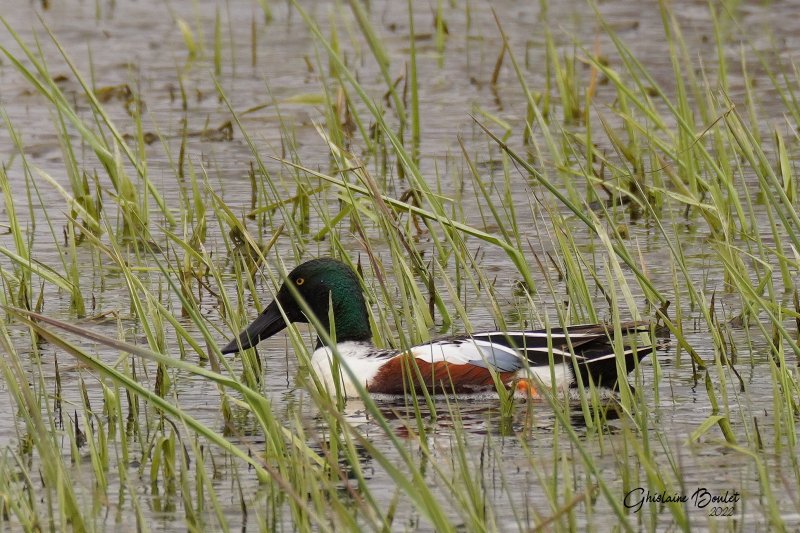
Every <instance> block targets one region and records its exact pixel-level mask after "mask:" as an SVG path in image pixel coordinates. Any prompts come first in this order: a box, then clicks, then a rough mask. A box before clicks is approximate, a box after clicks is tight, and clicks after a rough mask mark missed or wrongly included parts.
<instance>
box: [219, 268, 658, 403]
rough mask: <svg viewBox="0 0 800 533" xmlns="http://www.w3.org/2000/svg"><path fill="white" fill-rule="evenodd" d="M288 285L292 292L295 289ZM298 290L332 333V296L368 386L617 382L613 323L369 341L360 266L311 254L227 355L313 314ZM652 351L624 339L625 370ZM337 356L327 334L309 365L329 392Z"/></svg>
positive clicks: (348, 387)
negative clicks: (384, 344) (398, 342)
mask: <svg viewBox="0 0 800 533" xmlns="http://www.w3.org/2000/svg"><path fill="white" fill-rule="evenodd" d="M289 284H291V285H292V286H293V287H294V289H295V290H291V289H289V288H288V285H289ZM295 295H299V296H300V297H302V298H303V300H305V303H306V306H307V308H308V309H310V310H311V311H312V312H313V313H314V315H315V316H316V318H317V320H318V321H319V323H320V324H321V325H322V326H323V327H325V328H326V330H327V331H330V324H329V322H328V317H329V313H328V310H329V309H328V306H329V303H330V304H332V305H333V312H332V316H333V317H334V331H335V336H336V351H337V352H338V354H339V356H340V364H346V365H347V366H348V367H349V368H350V370H351V371H352V374H353V376H354V377H355V378H356V379H357V380H358V381H359V382H360V383H361V385H363V387H364V388H365V389H366V390H367V391H368V392H370V393H383V394H393V395H396V394H404V393H405V392H406V391H409V390H410V389H411V384H412V383H413V386H414V388H415V389H417V390H419V389H420V387H419V385H420V384H421V383H423V384H424V385H425V387H426V388H427V389H428V390H429V391H432V392H440V393H442V392H443V393H457V394H462V393H475V392H482V391H492V390H495V381H494V378H493V377H492V370H493V371H494V373H495V375H496V376H497V377H498V378H499V380H500V382H501V383H502V384H503V385H505V386H506V387H508V388H511V387H516V388H517V389H521V390H525V391H527V392H528V393H530V394H533V395H536V387H537V386H539V385H540V384H543V385H545V386H548V387H555V388H556V389H559V390H568V389H570V388H575V387H577V386H578V380H577V378H576V373H575V369H576V368H577V370H578V371H579V373H580V375H581V378H582V383H583V384H584V385H585V386H588V385H589V383H590V380H591V382H592V383H594V384H595V385H596V386H599V387H604V388H606V389H614V388H616V387H617V380H618V376H617V361H616V358H617V357H618V354H617V353H616V352H615V351H614V348H613V341H612V339H611V333H612V332H611V331H610V329H609V326H605V325H600V324H591V325H578V326H569V327H567V328H552V329H549V330H539V331H515V332H503V331H493V332H487V333H473V334H471V335H464V336H461V337H450V338H445V339H440V340H435V341H432V342H430V343H428V344H423V345H420V346H415V347H413V348H410V349H408V350H382V349H379V348H377V347H376V346H375V345H374V344H373V343H372V330H371V328H370V323H369V317H368V315H367V305H366V302H365V300H364V295H363V293H362V291H361V285H360V283H359V281H358V278H357V277H356V273H355V272H354V271H353V269H351V268H350V267H349V266H348V265H346V264H345V263H342V262H341V261H338V260H335V259H330V258H320V259H313V260H311V261H308V262H306V263H303V264H301V265H300V266H298V267H296V268H295V269H294V270H292V272H291V273H290V274H289V275H288V277H287V279H286V281H285V282H284V283H283V285H282V286H281V288H280V289H279V290H278V293H277V295H276V298H275V300H274V301H272V302H271V303H270V304H269V305H268V306H267V307H266V309H264V311H263V312H262V313H261V314H260V315H259V316H258V318H256V319H255V320H254V321H253V322H252V323H251V324H250V325H249V326H247V328H246V329H245V330H244V331H242V332H241V333H240V334H239V336H238V338H236V339H234V340H233V341H231V342H230V343H229V344H228V345H227V346H225V347H224V348H222V353H223V354H228V353H235V352H238V351H240V350H244V349H248V348H252V347H253V346H255V345H256V344H258V343H259V342H260V341H262V340H264V339H267V338H269V337H272V336H273V335H275V334H276V333H278V332H279V331H281V330H282V329H284V328H285V327H286V326H287V321H288V322H309V320H308V317H307V316H306V315H305V314H304V313H303V311H302V306H301V305H299V303H298V302H297V300H296V299H295ZM280 309H283V313H284V314H285V317H286V318H284V315H283V314H281V311H280ZM622 328H623V331H624V332H625V333H626V335H629V336H638V337H641V335H637V334H639V333H643V332H645V331H647V330H649V325H648V324H646V323H641V322H629V323H626V324H623V326H622ZM652 350H653V345H652V343H650V342H649V341H648V342H646V343H645V342H641V343H640V344H639V345H636V344H635V343H634V344H627V345H625V348H624V351H623V352H622V353H620V354H619V356H623V357H624V358H625V364H626V366H625V368H626V369H627V370H628V371H631V370H633V368H634V364H635V362H638V361H639V360H640V359H641V358H642V357H644V356H645V355H646V354H648V353H650V352H652ZM551 351H552V360H553V361H554V367H553V368H552V370H551V368H550V360H551V357H550V355H549V353H550V352H551ZM333 357H334V355H333V351H332V350H331V348H330V346H326V345H325V343H324V342H323V341H322V339H320V340H319V342H318V345H317V348H316V350H315V351H314V353H313V354H312V356H311V364H312V365H313V366H314V369H315V370H316V372H317V374H318V376H319V377H320V379H321V380H322V382H323V383H324V385H325V386H326V387H327V388H328V390H329V391H336V390H337V388H336V386H335V384H334V372H333V371H332V361H333ZM573 360H574V362H575V363H576V364H573ZM414 366H416V368H414ZM490 369H492V370H490ZM338 375H339V376H341V380H342V382H341V383H340V389H339V390H341V391H343V392H344V394H346V395H347V396H348V397H358V390H357V388H356V387H355V386H354V385H353V383H352V381H351V380H350V377H349V375H348V373H347V372H346V371H344V370H341V371H340V372H339V373H338ZM553 380H555V383H553Z"/></svg>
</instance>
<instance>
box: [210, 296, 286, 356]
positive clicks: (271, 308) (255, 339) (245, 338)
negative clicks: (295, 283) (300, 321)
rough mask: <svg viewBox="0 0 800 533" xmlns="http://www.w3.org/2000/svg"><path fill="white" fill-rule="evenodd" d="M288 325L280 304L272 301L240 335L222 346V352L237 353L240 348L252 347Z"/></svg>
mask: <svg viewBox="0 0 800 533" xmlns="http://www.w3.org/2000/svg"><path fill="white" fill-rule="evenodd" d="M285 327H286V321H284V320H283V316H282V315H281V311H280V309H278V304H277V303H276V302H274V301H273V302H272V303H271V304H269V305H268V306H267V308H266V309H264V312H263V313H261V314H260V315H258V318H256V319H255V320H253V322H252V323H251V324H250V325H249V326H247V328H245V330H244V331H242V332H241V333H240V334H239V337H238V338H236V339H233V340H232V341H231V342H229V343H228V344H227V346H225V347H224V348H222V353H223V354H226V353H236V352H238V351H240V350H247V349H248V348H252V347H253V346H255V345H256V344H258V343H259V342H261V341H262V340H264V339H268V338H270V337H272V336H273V335H275V334H276V333H278V332H279V331H280V330H282V329H283V328H285Z"/></svg>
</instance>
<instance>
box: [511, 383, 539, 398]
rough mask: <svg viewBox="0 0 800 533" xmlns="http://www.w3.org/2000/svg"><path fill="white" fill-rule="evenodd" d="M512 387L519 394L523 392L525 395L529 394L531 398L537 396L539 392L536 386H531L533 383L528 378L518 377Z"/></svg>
mask: <svg viewBox="0 0 800 533" xmlns="http://www.w3.org/2000/svg"><path fill="white" fill-rule="evenodd" d="M514 388H515V389H516V391H517V392H518V393H520V394H524V395H525V396H529V397H531V398H538V397H539V393H538V392H537V391H536V387H534V386H533V383H531V381H530V380H529V379H520V380H517V382H516V383H515V384H514Z"/></svg>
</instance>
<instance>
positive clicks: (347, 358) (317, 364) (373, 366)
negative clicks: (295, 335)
mask: <svg viewBox="0 0 800 533" xmlns="http://www.w3.org/2000/svg"><path fill="white" fill-rule="evenodd" d="M336 349H337V351H338V352H339V358H338V361H339V376H338V377H339V387H340V388H341V390H342V391H343V392H344V395H345V396H348V397H352V398H357V397H358V396H359V394H358V389H357V388H356V386H355V384H354V383H353V380H352V379H351V377H350V374H349V373H348V372H347V370H345V369H344V368H343V367H344V366H345V365H346V366H347V367H348V368H349V369H350V370H351V371H352V374H353V377H354V378H355V380H356V381H357V382H358V383H360V384H361V386H362V387H366V386H367V383H369V382H370V380H372V378H374V377H375V375H376V374H377V373H378V370H379V369H380V367H381V366H383V365H384V364H385V363H386V361H387V358H386V357H381V356H380V353H381V352H380V351H379V350H376V348H375V346H373V345H372V344H370V343H365V342H340V343H339V344H338V345H337V346H336ZM376 353H377V354H378V355H377V356H376ZM334 358H335V356H334V355H333V352H332V351H331V349H330V348H329V347H327V346H323V347H322V348H318V349H317V350H315V351H314V353H313V354H312V355H311V365H312V366H313V367H314V371H315V372H316V373H317V377H318V378H319V379H320V381H321V382H322V385H323V387H325V388H326V390H327V391H328V394H331V395H333V394H336V382H335V378H334V369H333V366H334V365H333V362H334Z"/></svg>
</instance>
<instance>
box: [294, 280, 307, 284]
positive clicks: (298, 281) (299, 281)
mask: <svg viewBox="0 0 800 533" xmlns="http://www.w3.org/2000/svg"><path fill="white" fill-rule="evenodd" d="M294 282H295V283H297V285H302V284H303V283H305V282H306V280H304V279H303V278H297V279H296V280H294Z"/></svg>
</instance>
